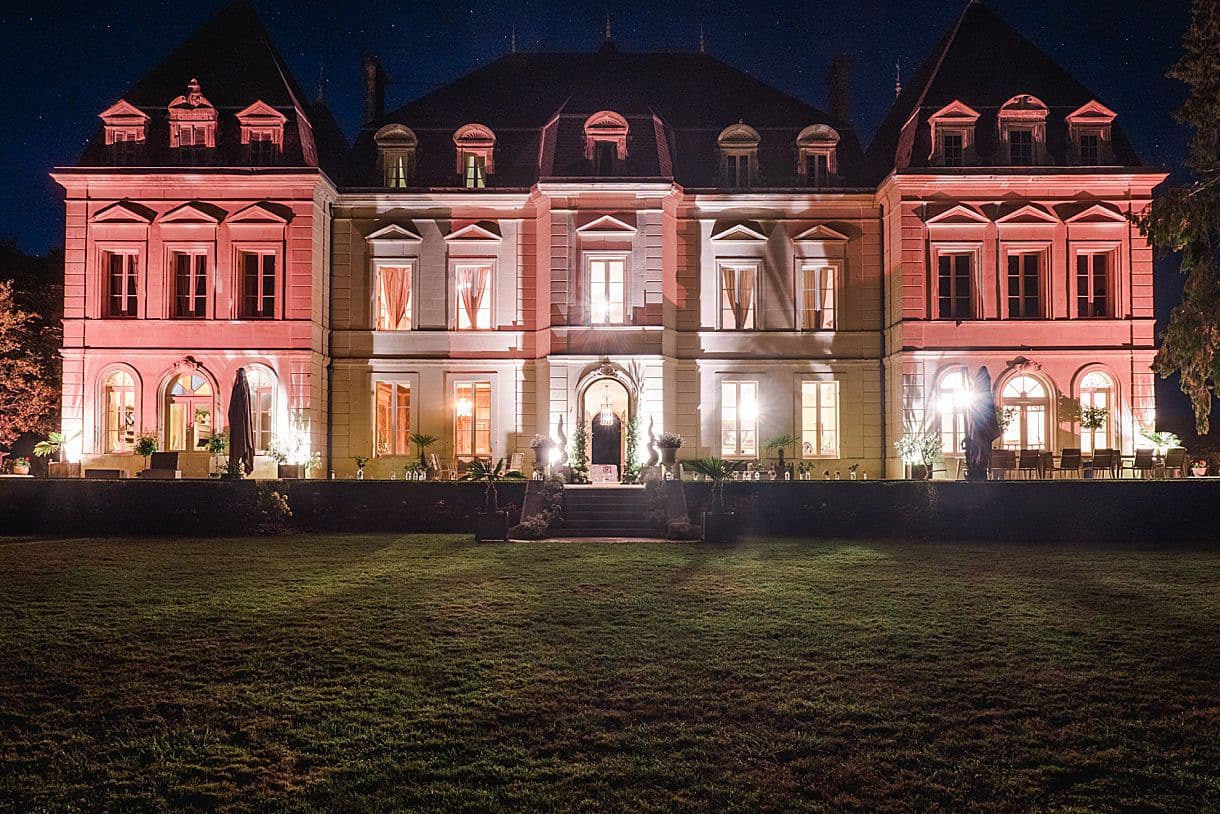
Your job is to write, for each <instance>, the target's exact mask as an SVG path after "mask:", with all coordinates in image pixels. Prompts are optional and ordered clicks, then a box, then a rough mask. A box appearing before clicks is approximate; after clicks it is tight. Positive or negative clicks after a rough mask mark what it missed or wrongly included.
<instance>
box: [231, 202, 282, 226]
mask: <svg viewBox="0 0 1220 814" xmlns="http://www.w3.org/2000/svg"><path fill="white" fill-rule="evenodd" d="M291 220H292V210H291V209H289V208H288V207H286V206H284V205H283V204H276V203H271V202H270V201H259V202H258V203H254V204H250V205H249V206H247V207H246V208H245V209H242V210H241V211H239V212H237V213H236V214H235V215H233V216H232V217H231V218H229V223H230V224H237V223H249V224H267V223H274V224H279V225H284V224H287V223H288V222H289V221H291Z"/></svg>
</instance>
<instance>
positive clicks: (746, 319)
mask: <svg viewBox="0 0 1220 814" xmlns="http://www.w3.org/2000/svg"><path fill="white" fill-rule="evenodd" d="M721 273H722V274H723V275H724V293H725V297H726V298H727V299H728V305H729V309H730V310H731V311H732V314H733V327H735V328H736V329H737V330H739V331H740V330H743V329H746V328H751V327H753V326H752V325H751V324H750V314H751V311H752V306H753V304H754V269H751V268H733V267H731V266H726V267H725V268H724V269H722V270H721Z"/></svg>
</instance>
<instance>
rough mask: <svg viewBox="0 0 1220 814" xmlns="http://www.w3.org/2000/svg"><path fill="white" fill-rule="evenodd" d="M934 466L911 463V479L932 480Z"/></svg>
mask: <svg viewBox="0 0 1220 814" xmlns="http://www.w3.org/2000/svg"><path fill="white" fill-rule="evenodd" d="M931 479H932V467H930V466H924V465H923V464H911V480H931Z"/></svg>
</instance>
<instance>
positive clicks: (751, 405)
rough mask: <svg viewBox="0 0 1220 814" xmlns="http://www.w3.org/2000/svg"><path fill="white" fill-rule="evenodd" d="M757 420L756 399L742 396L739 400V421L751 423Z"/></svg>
mask: <svg viewBox="0 0 1220 814" xmlns="http://www.w3.org/2000/svg"><path fill="white" fill-rule="evenodd" d="M757 418H758V399H756V398H754V397H753V396H744V397H743V398H742V399H741V419H742V420H743V421H745V422H746V423H753V422H754V421H755V420H756V419H757Z"/></svg>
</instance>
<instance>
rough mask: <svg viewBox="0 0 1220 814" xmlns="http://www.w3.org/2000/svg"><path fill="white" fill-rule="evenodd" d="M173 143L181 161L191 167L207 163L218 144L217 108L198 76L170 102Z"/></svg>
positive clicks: (171, 142)
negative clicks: (204, 91) (207, 95)
mask: <svg viewBox="0 0 1220 814" xmlns="http://www.w3.org/2000/svg"><path fill="white" fill-rule="evenodd" d="M169 146H170V149H171V150H173V151H174V154H175V155H176V156H177V157H178V163H180V164H184V165H186V166H190V167H195V166H200V165H202V164H207V163H208V162H209V158H210V156H211V153H212V150H213V149H215V147H216V108H214V107H212V103H211V102H209V101H208V100H207V99H206V98H205V97H204V95H203V90H202V88H200V86H199V80H197V79H192V80H191V81H190V83H189V84H188V85H187V86H186V95H184V96H179V97H178V98H177V99H175V100H174V101H172V102H170V104H169Z"/></svg>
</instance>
